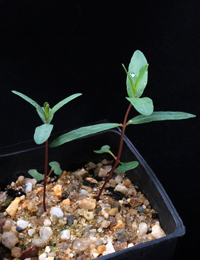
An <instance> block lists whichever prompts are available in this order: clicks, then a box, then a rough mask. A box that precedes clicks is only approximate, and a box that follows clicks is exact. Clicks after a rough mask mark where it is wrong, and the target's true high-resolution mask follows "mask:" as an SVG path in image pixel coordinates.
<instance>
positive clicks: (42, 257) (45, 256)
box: [38, 253, 47, 260]
mask: <svg viewBox="0 0 200 260" xmlns="http://www.w3.org/2000/svg"><path fill="white" fill-rule="evenodd" d="M46 258H47V254H46V253H43V254H41V255H40V256H39V258H38V259H39V260H44V259H46Z"/></svg>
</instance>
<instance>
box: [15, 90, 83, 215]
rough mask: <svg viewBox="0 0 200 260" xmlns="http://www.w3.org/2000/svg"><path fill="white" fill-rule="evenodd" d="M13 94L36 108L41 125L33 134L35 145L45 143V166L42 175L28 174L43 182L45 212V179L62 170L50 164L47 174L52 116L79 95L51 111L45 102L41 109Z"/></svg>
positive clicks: (30, 100) (33, 170)
mask: <svg viewBox="0 0 200 260" xmlns="http://www.w3.org/2000/svg"><path fill="white" fill-rule="evenodd" d="M12 92H13V93H14V94H16V95H18V96H20V97H21V98H23V99H24V100H26V101H27V102H28V103H30V104H31V105H32V106H34V107H35V108H36V111H37V113H38V115H39V117H40V118H41V120H42V122H43V124H42V125H40V126H38V127H36V128H35V133H34V137H33V138H34V141H35V143H36V144H38V145H39V144H43V143H45V165H44V174H41V173H39V172H37V170H35V169H31V170H29V171H28V173H29V174H30V175H31V176H32V177H33V178H35V179H36V180H43V181H44V191H43V208H44V211H45V212H46V203H45V195H46V184H47V179H48V177H49V176H50V174H51V172H52V171H54V173H55V174H56V175H60V174H62V170H61V168H60V164H59V163H58V162H50V163H49V165H50V167H51V170H50V172H49V174H47V171H48V139H49V137H50V135H51V132H52V130H53V124H51V121H52V119H53V116H54V114H55V113H56V112H57V111H58V110H59V109H60V108H61V107H63V106H64V105H65V104H67V103H68V102H70V101H71V100H73V99H75V98H77V97H79V96H81V95H82V94H81V93H77V94H73V95H71V96H69V97H67V98H65V99H63V100H62V101H60V102H59V103H57V104H56V105H55V106H54V107H53V108H52V109H51V108H50V106H49V103H47V102H45V103H44V106H43V107H41V106H40V105H38V103H37V102H35V101H34V100H32V99H31V98H29V97H27V96H26V95H24V94H22V93H20V92H18V91H15V90H13V91H12Z"/></svg>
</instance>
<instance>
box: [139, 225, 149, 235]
mask: <svg viewBox="0 0 200 260" xmlns="http://www.w3.org/2000/svg"><path fill="white" fill-rule="evenodd" d="M147 230H148V227H147V224H146V223H145V222H142V223H140V224H139V233H140V235H141V236H142V235H145V234H146V233H147Z"/></svg>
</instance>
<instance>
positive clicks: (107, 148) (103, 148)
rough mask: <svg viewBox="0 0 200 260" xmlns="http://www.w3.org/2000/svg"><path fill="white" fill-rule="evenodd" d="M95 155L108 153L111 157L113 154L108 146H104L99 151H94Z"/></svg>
mask: <svg viewBox="0 0 200 260" xmlns="http://www.w3.org/2000/svg"><path fill="white" fill-rule="evenodd" d="M94 152H95V153H100V154H101V153H109V154H111V155H112V156H113V153H112V152H111V151H110V146H109V145H104V146H102V147H101V149H100V150H94Z"/></svg>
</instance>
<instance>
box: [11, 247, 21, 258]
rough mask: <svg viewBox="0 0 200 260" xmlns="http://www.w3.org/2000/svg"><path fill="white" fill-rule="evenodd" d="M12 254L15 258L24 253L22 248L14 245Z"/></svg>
mask: <svg viewBox="0 0 200 260" xmlns="http://www.w3.org/2000/svg"><path fill="white" fill-rule="evenodd" d="M11 255H12V256H13V257H15V258H20V256H21V255H22V250H21V248H20V247H16V246H14V247H13V248H12V250H11Z"/></svg>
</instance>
